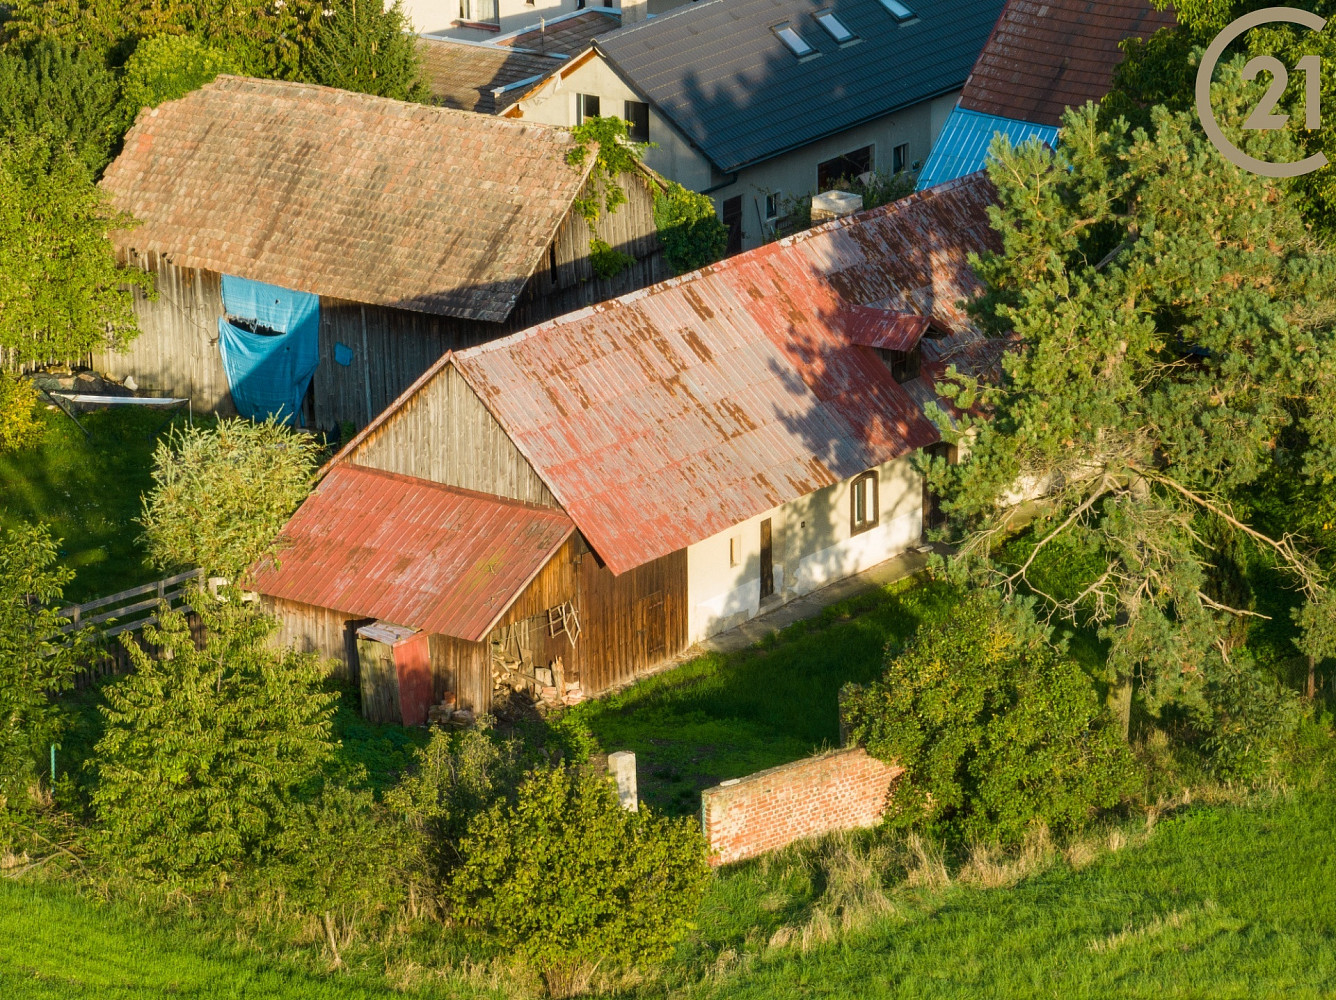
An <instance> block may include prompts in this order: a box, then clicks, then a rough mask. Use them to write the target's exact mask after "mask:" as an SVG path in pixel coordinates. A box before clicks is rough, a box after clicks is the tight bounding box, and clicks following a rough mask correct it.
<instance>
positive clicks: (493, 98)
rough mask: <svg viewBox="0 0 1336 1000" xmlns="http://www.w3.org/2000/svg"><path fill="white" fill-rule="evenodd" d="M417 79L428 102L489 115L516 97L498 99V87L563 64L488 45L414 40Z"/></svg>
mask: <svg viewBox="0 0 1336 1000" xmlns="http://www.w3.org/2000/svg"><path fill="white" fill-rule="evenodd" d="M417 48H418V55H419V56H421V57H422V75H423V77H424V78H425V79H426V81H427V89H428V90H429V91H430V92H431V100H432V103H433V104H439V105H441V106H442V107H446V108H457V109H459V110H460V111H476V112H478V113H479V114H484V115H494V114H496V113H497V112H498V111H500V110H501V109H502V108H503V107H505V106H506V105H508V104H509V103H510V102H511V101H512V100H514V97H515V95H514V94H513V93H512V92H510V91H506V92H505V94H509V96H505V94H503V95H498V94H497V93H496V91H497V89H498V88H501V87H509V86H513V85H514V84H516V83H520V82H522V81H524V80H532V81H534V83H533V84H530V86H534V85H536V83H537V79H538V78H541V77H546V76H548V75H549V74H551V73H555V72H556V71H557V70H559V69H560V68H561V67H562V64H563V63H565V61H566V60H564V59H556V58H553V57H552V56H541V55H533V54H531V53H528V52H526V51H523V50H521V51H518V52H516V51H512V50H511V49H503V48H500V47H499V46H498V47H493V46H488V45H470V44H468V43H466V42H459V41H455V40H453V39H445V38H419V39H418V43H417Z"/></svg>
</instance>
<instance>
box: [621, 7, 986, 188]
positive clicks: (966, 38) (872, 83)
mask: <svg viewBox="0 0 1336 1000" xmlns="http://www.w3.org/2000/svg"><path fill="white" fill-rule="evenodd" d="M909 6H910V7H911V8H913V9H914V11H915V12H916V13H917V14H918V17H917V19H915V20H911V21H908V22H904V23H901V22H899V21H897V20H896V19H895V18H894V17H893V16H892V15H891V14H890V13H889V12H888V11H887V9H886V8H885V7H883V6H882V5H881V3H880V2H878V0H835V2H834V3H833V4H830V3H823V2H818V0H710V2H705V3H696V4H688V5H686V6H684V7H681V8H679V9H677V10H673V11H670V12H669V13H667V14H664V15H662V16H660V17H656V18H652V19H651V20H648V21H645V22H643V23H639V24H634V25H630V26H628V27H625V28H622V29H621V30H619V31H615V32H613V33H612V34H609V35H604V36H603V37H602V38H599V39H598V40H597V41H596V42H595V43H594V44H595V47H596V48H597V49H598V50H599V51H600V52H601V53H603V54H604V56H605V57H606V58H607V59H608V60H609V61H610V62H611V63H612V64H613V66H614V67H615V68H616V69H617V70H618V71H619V72H620V73H621V74H622V75H623V76H624V77H625V78H626V79H627V81H629V82H630V83H631V85H632V86H634V87H635V88H636V89H637V90H639V91H640V92H641V93H642V94H644V95H645V96H646V97H647V98H648V99H649V100H650V101H652V102H653V103H654V104H655V106H656V107H657V108H658V109H659V111H660V112H661V113H662V114H663V115H664V116H666V117H667V118H668V119H669V120H670V121H672V123H673V124H674V125H675V126H676V127H677V128H678V129H680V130H681V132H682V134H683V135H685V136H686V137H687V138H688V139H689V140H690V141H691V142H692V143H694V144H695V145H696V146H697V147H698V148H699V149H700V150H701V151H702V152H703V153H704V154H705V155H706V156H707V157H709V158H710V160H711V161H713V162H714V164H715V166H717V167H718V168H719V169H720V170H723V171H726V172H728V171H734V170H738V169H741V168H742V167H744V166H747V165H750V164H752V163H757V162H759V161H761V160H765V159H768V158H770V157H772V156H777V155H778V154H780V153H783V152H785V151H787V150H790V149H795V148H798V147H800V146H804V145H806V144H808V143H810V142H814V141H815V140H817V139H820V138H822V137H824V136H828V135H833V134H835V133H837V132H842V131H844V130H846V129H849V128H852V127H853V126H855V125H858V124H860V123H862V122H866V121H872V120H875V119H877V118H881V117H884V116H885V115H888V114H891V113H893V112H895V111H897V110H900V109H902V108H907V107H910V106H911V105H914V104H918V103H919V102H921V101H924V100H928V99H929V98H933V97H937V96H939V95H941V94H947V93H950V92H951V91H954V90H957V89H959V88H960V87H961V86H963V85H964V83H965V80H966V78H967V77H968V76H969V72H970V67H972V66H973V65H974V62H975V59H976V58H977V56H978V54H979V52H980V50H981V49H982V48H983V44H984V42H985V41H986V40H987V38H988V34H989V32H990V31H991V30H992V28H993V24H994V22H995V21H996V19H997V16H998V13H999V11H1000V10H1001V9H1002V2H1001V0H909ZM824 11H830V12H833V13H834V14H835V15H836V17H838V19H839V20H840V21H841V22H842V23H843V24H844V25H845V26H846V27H847V28H848V29H849V30H850V31H852V32H853V33H854V34H855V35H857V36H858V40H857V41H856V42H853V43H845V44H843V45H840V44H838V43H837V42H836V41H835V40H834V38H832V37H831V35H830V34H829V33H827V32H826V31H825V30H824V29H823V28H822V27H821V26H820V25H819V24H818V23H817V21H816V20H815V17H814V15H815V14H817V13H819V12H824ZM785 22H787V23H788V24H789V25H790V27H792V28H793V29H794V30H795V31H796V32H797V33H798V35H799V36H801V38H802V39H803V40H804V41H805V42H806V43H807V44H808V45H810V46H812V48H813V49H815V50H816V54H815V55H812V56H808V57H805V58H803V59H801V60H800V59H798V58H797V57H796V56H794V54H793V53H792V52H791V51H789V49H788V48H786V47H785V45H784V43H783V42H782V41H781V40H780V39H779V37H778V36H777V35H776V34H775V32H774V31H773V30H772V28H774V27H775V26H777V25H779V24H782V23H785Z"/></svg>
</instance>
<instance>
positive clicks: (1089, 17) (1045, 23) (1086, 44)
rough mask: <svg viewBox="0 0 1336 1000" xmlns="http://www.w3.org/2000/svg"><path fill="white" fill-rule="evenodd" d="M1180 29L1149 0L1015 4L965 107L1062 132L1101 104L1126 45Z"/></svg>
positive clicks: (1025, 0)
mask: <svg viewBox="0 0 1336 1000" xmlns="http://www.w3.org/2000/svg"><path fill="white" fill-rule="evenodd" d="M1176 23H1177V20H1176V18H1175V16H1174V13H1173V11H1172V10H1167V11H1161V10H1156V9H1155V8H1154V7H1153V6H1151V4H1150V3H1149V0H1008V2H1007V6H1006V9H1005V10H1004V11H1003V12H1002V16H1001V17H999V18H998V21H997V26H996V28H994V30H993V34H992V36H991V37H990V38H989V39H988V44H987V45H986V46H984V49H983V52H982V53H980V55H979V60H978V62H977V63H976V64H975V66H974V70H973V72H972V73H971V74H970V78H969V82H968V83H966V84H965V90H964V93H962V94H961V97H960V105H961V107H963V108H967V109H968V110H971V111H978V112H981V113H983V114H986V115H996V116H998V117H1000V118H1010V119H1014V120H1017V121H1025V122H1031V123H1033V124H1036V125H1060V124H1061V123H1062V115H1063V112H1065V111H1066V109H1067V108H1069V107H1081V106H1083V105H1084V104H1085V103H1086V102H1087V101H1099V100H1101V99H1102V98H1103V97H1104V95H1105V94H1107V93H1108V92H1109V88H1110V87H1111V86H1112V85H1113V71H1114V68H1115V67H1116V66H1117V65H1118V64H1119V63H1120V62H1122V60H1123V52H1122V49H1120V48H1119V43H1120V42H1122V41H1123V40H1124V39H1126V38H1134V37H1149V36H1150V35H1153V34H1154V33H1155V32H1156V31H1158V30H1159V29H1160V28H1166V27H1173V26H1174V24H1176Z"/></svg>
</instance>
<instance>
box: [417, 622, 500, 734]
mask: <svg viewBox="0 0 1336 1000" xmlns="http://www.w3.org/2000/svg"><path fill="white" fill-rule="evenodd" d="M431 672H432V692H433V695H434V700H435V702H436V703H437V704H440V701H441V697H442V696H443V695H444V694H445V692H447V691H453V692H454V693H455V705H456V707H457V708H468V709H472V710H473V711H475V712H477V713H478V714H479V715H481V714H483V713H485V712H490V711H491V710H492V663H491V650H490V649H489V648H488V645H487V642H486V640H484V641H483V642H465V641H464V640H463V639H455V638H453V637H451V636H448V635H433V636H432V637H431Z"/></svg>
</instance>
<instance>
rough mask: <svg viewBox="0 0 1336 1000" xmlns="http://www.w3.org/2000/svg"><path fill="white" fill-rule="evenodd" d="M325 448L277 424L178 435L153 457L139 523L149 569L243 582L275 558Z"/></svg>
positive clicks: (179, 430)
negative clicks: (248, 572)
mask: <svg viewBox="0 0 1336 1000" xmlns="http://www.w3.org/2000/svg"><path fill="white" fill-rule="evenodd" d="M319 456H320V446H319V444H318V443H317V442H316V440H315V438H313V437H312V436H311V435H309V434H304V433H301V432H299V431H294V430H291V429H290V428H288V427H286V426H284V425H283V424H280V423H279V422H278V421H277V420H275V419H273V418H270V419H269V420H268V421H266V422H265V423H262V424H257V423H252V422H251V421H249V420H244V419H242V418H240V417H238V418H235V419H232V420H221V421H219V422H218V423H217V425H215V426H213V427H204V426H190V427H174V428H173V429H172V430H171V432H170V433H169V434H168V435H167V437H166V438H164V439H163V440H162V441H161V442H159V444H158V447H157V449H156V450H155V451H154V453H153V488H152V489H151V490H149V492H148V493H146V494H145V495H144V512H143V516H142V517H141V518H140V520H139V523H140V524H141V525H142V526H143V529H144V533H143V536H142V539H143V542H144V547H145V550H146V552H147V555H148V559H149V562H150V563H151V564H152V565H154V566H156V567H157V568H159V569H161V570H164V571H169V570H178V569H184V568H191V567H199V568H200V569H203V570H205V572H206V573H207V574H209V575H213V574H219V575H222V576H225V577H227V578H229V579H231V580H238V579H239V578H240V577H241V575H242V574H243V573H244V572H245V570H246V569H247V567H249V566H251V565H253V564H254V563H255V562H256V561H257V560H259V559H261V558H263V557H264V556H266V555H269V554H271V553H273V552H274V545H275V542H276V540H277V539H278V533H279V531H280V530H282V528H283V525H284V524H285V523H287V520H288V518H289V517H291V516H292V512H293V511H295V510H296V509H297V506H298V505H299V504H300V503H301V502H302V501H303V500H305V499H306V497H307V494H309V493H310V492H311V487H312V485H314V482H315V473H316V469H317V466H318V462H319Z"/></svg>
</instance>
